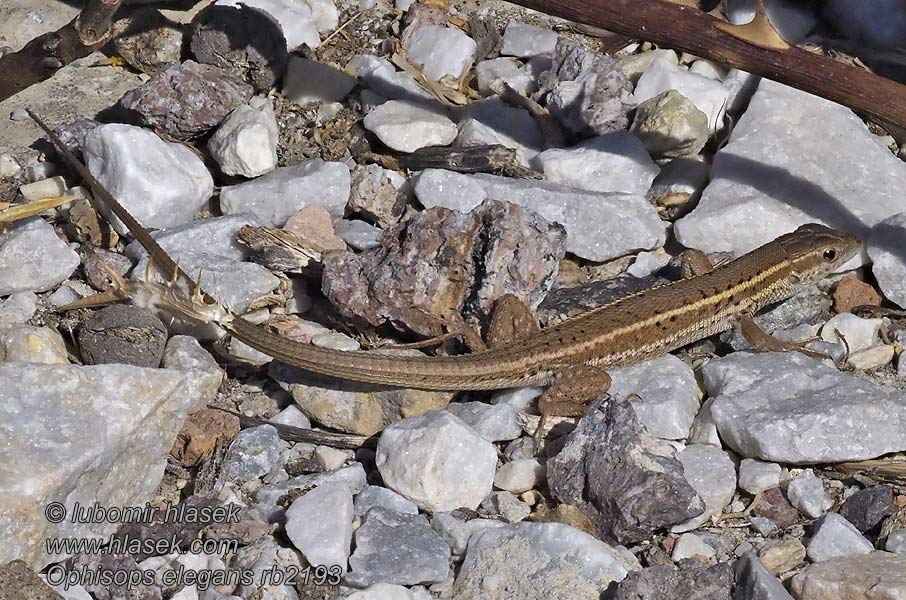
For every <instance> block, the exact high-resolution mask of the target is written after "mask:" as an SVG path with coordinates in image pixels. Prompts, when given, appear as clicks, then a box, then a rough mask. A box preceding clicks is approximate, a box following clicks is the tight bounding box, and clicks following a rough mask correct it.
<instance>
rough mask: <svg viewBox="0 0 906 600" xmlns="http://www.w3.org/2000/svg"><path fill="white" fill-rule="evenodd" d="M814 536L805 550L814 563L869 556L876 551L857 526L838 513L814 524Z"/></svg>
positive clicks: (822, 518) (827, 515)
mask: <svg viewBox="0 0 906 600" xmlns="http://www.w3.org/2000/svg"><path fill="white" fill-rule="evenodd" d="M812 528H813V530H812V536H811V539H809V541H808V545H807V546H806V548H805V551H806V554H807V556H808V557H809V559H811V561H812V562H816V563H818V562H821V561H825V560H830V559H832V558H837V557H840V556H853V555H856V554H868V553H869V552H871V551H872V550H874V546H873V545H872V543H871V542H869V541H868V540H867V539H865V538H864V537H863V536H862V534H861V533H859V530H858V529H856V528H855V526H854V525H853V524H852V523H850V522H849V521H847V520H846V519H845V518H843V517H841V516H840V515H838V514H837V513H827V514H826V515H824V516H823V517H821V518H820V519H818V520H817V521H815V522H814V523H813V524H812Z"/></svg>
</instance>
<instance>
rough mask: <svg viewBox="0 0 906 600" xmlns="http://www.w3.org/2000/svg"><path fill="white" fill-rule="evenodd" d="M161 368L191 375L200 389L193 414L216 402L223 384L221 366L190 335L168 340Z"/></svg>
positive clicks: (176, 336)
mask: <svg viewBox="0 0 906 600" xmlns="http://www.w3.org/2000/svg"><path fill="white" fill-rule="evenodd" d="M161 366H162V367H164V368H165V369H176V370H177V371H183V372H186V373H191V380H192V382H193V383H194V384H195V386H196V387H197V388H198V392H197V394H195V395H196V397H197V398H198V403H197V404H195V405H194V406H192V411H193V412H194V411H196V410H200V409H202V408H204V407H205V406H207V405H208V404H209V403H210V402H211V401H212V400H214V398H216V397H217V391H218V390H219V389H220V384H222V383H223V378H224V373H223V370H222V369H221V368H220V365H218V364H217V361H216V360H215V359H214V357H213V356H211V353H210V352H208V351H207V350H205V349H204V348H202V347H201V344H199V343H198V340H196V339H195V338H193V337H191V336H188V335H174V336H172V337H171V338H170V339H169V340H167V345H166V347H164V356H163V359H162V360H161Z"/></svg>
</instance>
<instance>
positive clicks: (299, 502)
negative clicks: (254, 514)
mask: <svg viewBox="0 0 906 600" xmlns="http://www.w3.org/2000/svg"><path fill="white" fill-rule="evenodd" d="M354 516H355V515H354V513H353V505H352V491H351V490H350V489H349V486H348V485H346V484H344V483H340V482H332V483H325V484H324V485H320V486H318V487H316V488H315V489H313V490H311V491H310V492H308V493H306V494H305V495H304V496H300V497H299V498H296V499H295V500H294V501H293V503H292V505H290V507H289V508H288V509H286V536H287V537H288V538H289V540H290V541H291V542H292V543H293V546H295V547H296V548H298V549H299V551H300V552H302V554H303V555H304V556H305V559H306V560H307V561H308V562H309V564H312V565H324V566H326V567H330V566H334V565H339V566H340V567H341V568H342V569H343V572H344V573H345V572H346V563H347V561H348V559H349V548H350V544H351V543H352V519H353V517H354Z"/></svg>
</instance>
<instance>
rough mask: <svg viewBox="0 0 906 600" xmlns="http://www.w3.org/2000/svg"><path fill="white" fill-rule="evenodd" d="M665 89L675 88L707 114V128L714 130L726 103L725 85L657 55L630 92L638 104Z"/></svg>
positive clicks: (717, 126) (719, 121)
mask: <svg viewBox="0 0 906 600" xmlns="http://www.w3.org/2000/svg"><path fill="white" fill-rule="evenodd" d="M667 90H676V91H678V92H679V93H680V94H682V95H683V96H685V97H686V98H687V99H688V100H689V101H690V102H692V104H694V105H695V106H696V107H697V108H698V109H699V110H700V111H702V112H703V113H705V115H707V117H708V128H709V130H710V131H712V132H714V131H716V130H717V129H718V128H719V127H720V124H721V119H722V118H723V114H724V111H725V110H726V107H727V96H728V92H727V88H725V87H724V86H723V85H722V84H721V83H720V82H719V81H715V80H713V79H711V78H710V77H705V76H704V75H699V74H698V73H690V72H689V71H687V70H686V69H684V68H682V67H679V66H677V65H675V64H673V63H672V62H670V61H669V60H666V59H663V58H658V59H655V60H654V61H652V63H651V64H650V65H649V66H648V68H647V69H645V72H644V73H642V76H641V77H639V82H638V83H637V84H636V86H635V91H634V92H633V95H634V96H635V99H636V101H637V102H638V103H639V104H641V103H642V102H644V101H645V100H648V99H649V98H654V97H655V96H657V95H658V94H660V93H662V92H666V91H667Z"/></svg>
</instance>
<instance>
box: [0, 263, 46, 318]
mask: <svg viewBox="0 0 906 600" xmlns="http://www.w3.org/2000/svg"><path fill="white" fill-rule="evenodd" d="M0 253H2V249H0ZM37 310H38V297H37V296H36V295H35V294H34V292H13V293H12V294H10V295H9V297H8V298H6V299H5V300H0V323H25V322H26V321H28V320H29V319H31V318H32V317H33V316H34V314H35V312H36V311H37Z"/></svg>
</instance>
